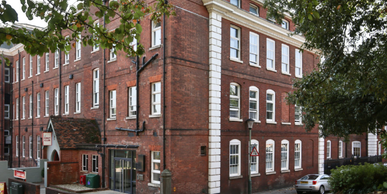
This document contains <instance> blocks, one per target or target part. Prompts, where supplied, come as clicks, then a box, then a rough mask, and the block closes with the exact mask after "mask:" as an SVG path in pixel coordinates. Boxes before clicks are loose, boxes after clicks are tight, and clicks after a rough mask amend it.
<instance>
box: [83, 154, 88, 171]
mask: <svg viewBox="0 0 387 194" xmlns="http://www.w3.org/2000/svg"><path fill="white" fill-rule="evenodd" d="M88 170H89V155H87V154H82V171H83V172H88Z"/></svg>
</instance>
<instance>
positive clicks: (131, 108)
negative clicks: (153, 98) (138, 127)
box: [128, 86, 137, 118]
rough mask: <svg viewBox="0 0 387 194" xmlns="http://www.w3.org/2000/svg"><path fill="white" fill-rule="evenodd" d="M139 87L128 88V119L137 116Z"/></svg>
mask: <svg viewBox="0 0 387 194" xmlns="http://www.w3.org/2000/svg"><path fill="white" fill-rule="evenodd" d="M136 111H137V87H136V86H133V87H129V88H128V117H131V118H135V117H136V116H137V112H136Z"/></svg>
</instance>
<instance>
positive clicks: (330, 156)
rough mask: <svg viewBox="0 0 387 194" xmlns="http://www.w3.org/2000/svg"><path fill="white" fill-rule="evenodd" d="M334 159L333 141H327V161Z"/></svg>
mask: <svg viewBox="0 0 387 194" xmlns="http://www.w3.org/2000/svg"><path fill="white" fill-rule="evenodd" d="M331 158H332V142H331V140H327V159H331Z"/></svg>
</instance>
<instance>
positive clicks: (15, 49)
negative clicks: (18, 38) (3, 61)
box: [0, 44, 24, 56]
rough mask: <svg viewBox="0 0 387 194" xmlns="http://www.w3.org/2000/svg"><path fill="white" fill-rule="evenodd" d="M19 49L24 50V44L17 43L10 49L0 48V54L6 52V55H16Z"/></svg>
mask: <svg viewBox="0 0 387 194" xmlns="http://www.w3.org/2000/svg"><path fill="white" fill-rule="evenodd" d="M18 51H20V52H23V51H24V45H23V44H17V45H15V46H14V47H12V48H10V49H5V48H0V54H4V55H5V56H15V55H17V53H18Z"/></svg>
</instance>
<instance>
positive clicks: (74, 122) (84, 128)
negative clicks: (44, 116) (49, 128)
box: [50, 116, 101, 149]
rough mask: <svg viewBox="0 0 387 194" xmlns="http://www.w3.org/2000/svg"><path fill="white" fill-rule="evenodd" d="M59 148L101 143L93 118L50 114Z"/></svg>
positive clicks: (73, 147)
mask: <svg viewBox="0 0 387 194" xmlns="http://www.w3.org/2000/svg"><path fill="white" fill-rule="evenodd" d="M50 120H51V122H52V125H53V128H54V131H55V134H56V138H57V140H58V143H59V147H60V148H61V149H76V147H77V145H86V144H99V143H101V133H100V131H99V128H98V124H97V121H96V120H95V119H83V118H65V117H55V116H51V117H50Z"/></svg>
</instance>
